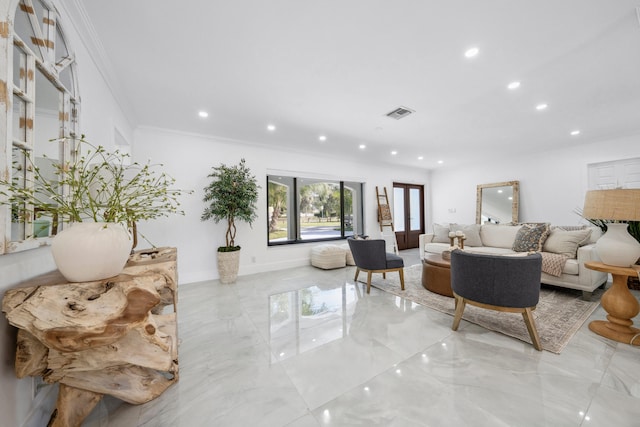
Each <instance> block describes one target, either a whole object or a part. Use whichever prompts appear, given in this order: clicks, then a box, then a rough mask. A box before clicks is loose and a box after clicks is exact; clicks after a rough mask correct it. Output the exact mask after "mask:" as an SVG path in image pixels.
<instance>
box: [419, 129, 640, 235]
mask: <svg viewBox="0 0 640 427" xmlns="http://www.w3.org/2000/svg"><path fill="white" fill-rule="evenodd" d="M639 155H640V135H635V136H632V137H623V138H617V139H611V140H608V141H603V142H598V143H591V144H585V145H581V146H577V147H575V148H566V149H559V150H555V151H548V152H543V153H542V152H534V153H531V154H530V155H528V156H523V155H520V156H509V155H508V153H503V154H501V155H497V156H496V159H495V161H494V162H492V163H483V164H478V165H467V166H465V167H462V168H459V169H456V170H442V171H437V170H436V171H434V172H432V173H431V180H430V181H431V182H430V184H431V189H432V194H431V196H432V200H431V202H432V204H431V209H432V217H431V219H429V220H428V225H427V229H429V230H430V229H431V227H432V224H433V223H434V222H436V223H448V222H457V223H464V224H468V223H474V222H475V215H476V211H475V210H476V204H475V202H476V185H478V184H488V183H492V182H501V181H516V180H517V181H520V221H531V222H540V221H544V222H550V223H551V224H563V225H571V224H578V223H582V222H583V221H581V218H580V217H579V216H578V215H577V214H575V213H574V210H575V209H576V208H582V205H583V203H584V195H585V192H586V191H587V187H588V175H587V165H588V164H590V163H596V162H604V161H611V160H619V159H626V158H631V157H638V156H639ZM449 209H455V213H450V212H449Z"/></svg>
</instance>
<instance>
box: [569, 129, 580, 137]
mask: <svg viewBox="0 0 640 427" xmlns="http://www.w3.org/2000/svg"><path fill="white" fill-rule="evenodd" d="M576 135H580V131H579V130H577V129H576V130H572V131H571V136H576Z"/></svg>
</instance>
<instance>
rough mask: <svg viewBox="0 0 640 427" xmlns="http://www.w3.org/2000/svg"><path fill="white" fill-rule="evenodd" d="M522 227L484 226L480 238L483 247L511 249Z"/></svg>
mask: <svg viewBox="0 0 640 427" xmlns="http://www.w3.org/2000/svg"><path fill="white" fill-rule="evenodd" d="M521 227H522V226H521V225H495V224H482V227H481V228H480V238H481V239H482V245H483V246H489V247H492V248H503V249H511V248H512V247H513V242H514V241H515V240H516V235H517V234H518V231H519V230H520V228H521Z"/></svg>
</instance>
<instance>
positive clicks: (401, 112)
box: [387, 107, 415, 120]
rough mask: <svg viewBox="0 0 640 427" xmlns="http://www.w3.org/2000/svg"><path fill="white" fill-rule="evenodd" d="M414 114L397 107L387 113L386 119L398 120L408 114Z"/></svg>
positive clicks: (404, 108) (411, 111)
mask: <svg viewBox="0 0 640 427" xmlns="http://www.w3.org/2000/svg"><path fill="white" fill-rule="evenodd" d="M411 113H415V111H413V110H410V109H408V108H406V107H398V108H396V109H395V110H393V111H392V112H390V113H387V117H391V118H392V119H396V120H400V119H401V118H403V117H407V116H408V115H409V114H411Z"/></svg>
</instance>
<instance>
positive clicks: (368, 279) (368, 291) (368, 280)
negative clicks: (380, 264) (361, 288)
mask: <svg viewBox="0 0 640 427" xmlns="http://www.w3.org/2000/svg"><path fill="white" fill-rule="evenodd" d="M367 273H368V274H367V293H368V294H370V293H371V274H372V273H371V272H370V271H367Z"/></svg>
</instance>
